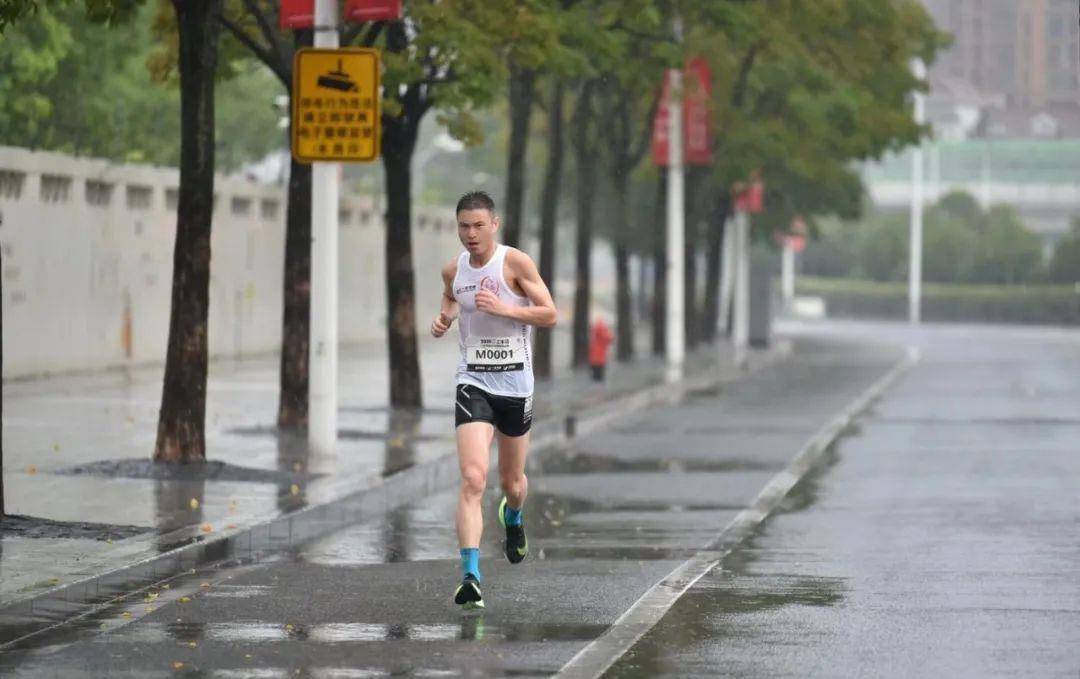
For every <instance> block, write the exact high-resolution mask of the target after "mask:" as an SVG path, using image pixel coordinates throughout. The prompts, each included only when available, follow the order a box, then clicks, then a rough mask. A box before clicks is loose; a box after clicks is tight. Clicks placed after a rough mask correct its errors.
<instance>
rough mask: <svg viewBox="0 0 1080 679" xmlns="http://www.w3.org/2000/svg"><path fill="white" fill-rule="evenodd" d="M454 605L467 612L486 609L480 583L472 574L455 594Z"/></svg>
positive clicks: (467, 576) (459, 586) (466, 577)
mask: <svg viewBox="0 0 1080 679" xmlns="http://www.w3.org/2000/svg"><path fill="white" fill-rule="evenodd" d="M454 603H455V604H458V605H459V606H461V607H462V608H464V609H465V610H467V611H472V610H476V609H478V608H483V607H484V595H483V594H481V593H480V583H479V582H477V580H476V578H474V577H473V576H472V575H471V574H470V575H466V576H465V579H464V580H462V581H461V584H460V585H458V588H457V590H456V591H455V592H454Z"/></svg>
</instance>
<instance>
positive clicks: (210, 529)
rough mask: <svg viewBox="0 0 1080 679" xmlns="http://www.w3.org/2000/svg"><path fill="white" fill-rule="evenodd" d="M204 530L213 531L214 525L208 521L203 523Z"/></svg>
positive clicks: (205, 531)
mask: <svg viewBox="0 0 1080 679" xmlns="http://www.w3.org/2000/svg"><path fill="white" fill-rule="evenodd" d="M202 532H204V533H213V532H214V527H213V526H211V525H210V524H208V523H204V524H203V525H202Z"/></svg>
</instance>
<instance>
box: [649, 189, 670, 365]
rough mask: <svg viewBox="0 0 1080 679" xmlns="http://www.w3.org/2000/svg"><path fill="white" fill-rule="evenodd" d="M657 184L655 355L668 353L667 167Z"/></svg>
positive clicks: (654, 259)
mask: <svg viewBox="0 0 1080 679" xmlns="http://www.w3.org/2000/svg"><path fill="white" fill-rule="evenodd" d="M657 174H658V175H659V177H660V179H659V180H658V182H657V185H656V218H655V223H656V228H654V229H653V235H654V236H655V238H656V240H655V246H654V247H653V313H652V317H653V322H652V331H653V332H652V352H653V356H663V355H664V354H665V353H667V169H666V168H660V171H659V172H658V173H657Z"/></svg>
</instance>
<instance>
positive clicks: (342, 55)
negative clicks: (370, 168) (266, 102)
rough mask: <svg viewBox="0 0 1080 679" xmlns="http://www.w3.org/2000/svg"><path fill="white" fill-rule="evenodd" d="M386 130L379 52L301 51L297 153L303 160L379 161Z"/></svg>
mask: <svg viewBox="0 0 1080 679" xmlns="http://www.w3.org/2000/svg"><path fill="white" fill-rule="evenodd" d="M380 128H381V126H380V124H379V53H378V52H377V51H376V50H370V49H336V50H334V49H303V50H299V51H297V53H296V61H295V64H294V69H293V97H292V151H293V156H294V157H295V158H296V159H297V160H299V161H302V162H312V161H329V162H350V161H353V162H355V161H372V160H375V159H376V158H378V157H379V130H380Z"/></svg>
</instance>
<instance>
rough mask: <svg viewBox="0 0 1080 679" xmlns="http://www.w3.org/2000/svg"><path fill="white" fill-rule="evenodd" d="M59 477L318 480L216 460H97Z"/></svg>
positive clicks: (301, 473)
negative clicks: (197, 461) (183, 461)
mask: <svg viewBox="0 0 1080 679" xmlns="http://www.w3.org/2000/svg"><path fill="white" fill-rule="evenodd" d="M52 473H54V474H59V475H61V476H100V477H104V478H124V479H151V480H158V481H179V482H183V481H188V482H199V481H236V482H240V483H280V482H282V481H286V480H287V481H289V482H303V481H309V480H311V479H314V478H318V477H320V476H322V475H321V474H311V473H308V472H306V471H303V470H297V471H294V470H292V469H278V470H273V469H255V468H252V467H240V466H238V465H233V464H228V463H225V462H220V461H216V460H208V461H206V462H203V463H199V464H170V463H164V462H154V461H153V460H150V459H138V458H136V459H125V460H101V461H99V462H92V463H90V464H83V465H77V466H75V467H67V468H64V469H58V470H56V471H54V472H52Z"/></svg>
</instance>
